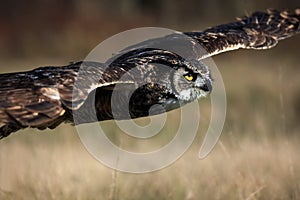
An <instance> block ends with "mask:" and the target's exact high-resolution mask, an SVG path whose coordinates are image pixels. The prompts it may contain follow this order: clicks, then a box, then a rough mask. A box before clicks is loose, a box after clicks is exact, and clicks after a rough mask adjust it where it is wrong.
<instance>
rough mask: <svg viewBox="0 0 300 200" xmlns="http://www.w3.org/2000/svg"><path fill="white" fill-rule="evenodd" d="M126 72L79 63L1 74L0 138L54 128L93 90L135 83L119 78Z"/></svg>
mask: <svg viewBox="0 0 300 200" xmlns="http://www.w3.org/2000/svg"><path fill="white" fill-rule="evenodd" d="M125 72H126V70H125V69H124V68H114V67H110V68H108V67H106V65H105V64H101V63H96V62H78V63H75V64H71V65H68V66H63V67H41V68H37V69H35V70H32V71H28V72H20V73H10V74H1V75H0V125H2V127H1V128H0V139H1V138H3V137H6V136H7V135H9V134H10V133H11V132H15V131H17V130H19V129H22V128H25V127H34V128H39V129H45V128H55V127H56V126H57V125H59V124H60V123H62V122H63V121H65V120H66V119H65V115H64V114H65V113H66V112H72V110H78V109H80V108H81V107H82V105H83V104H84V102H85V101H86V99H87V98H88V96H89V94H90V92H91V91H92V90H94V89H96V88H103V89H107V90H110V89H112V88H110V86H112V85H115V84H123V83H124V84H132V83H134V82H133V81H131V80H129V78H127V79H126V80H124V79H123V80H122V79H121V76H122V75H123V74H124V73H125ZM126 77H129V76H126ZM106 94H109V93H107V92H103V95H104V96H105V95H106ZM103 98H107V99H108V98H110V97H108V96H107V97H103ZM104 106H105V105H104Z"/></svg>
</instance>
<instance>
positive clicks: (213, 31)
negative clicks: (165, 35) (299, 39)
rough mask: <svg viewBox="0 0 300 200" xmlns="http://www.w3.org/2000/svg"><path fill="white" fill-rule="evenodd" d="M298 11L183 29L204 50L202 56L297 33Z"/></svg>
mask: <svg viewBox="0 0 300 200" xmlns="http://www.w3.org/2000/svg"><path fill="white" fill-rule="evenodd" d="M299 20H300V11H299V9H297V10H295V11H294V12H289V11H282V12H280V11H277V10H272V9H269V10H268V11H267V12H255V13H253V14H252V15H251V16H249V17H243V18H238V21H236V22H232V23H229V24H223V25H219V26H215V27H212V28H209V29H206V30H204V31H203V32H187V33H185V34H186V35H188V36H191V37H192V38H194V39H195V40H197V42H198V43H199V44H200V45H202V47H203V48H204V49H205V50H206V51H207V53H206V54H204V55H203V56H202V57H203V58H205V57H209V56H212V55H215V54H219V53H222V52H225V51H231V50H236V49H239V48H248V49H268V48H271V47H274V46H275V45H276V44H277V43H278V41H279V40H282V39H285V38H288V37H291V36H292V35H294V34H297V33H299V32H300V24H299Z"/></svg>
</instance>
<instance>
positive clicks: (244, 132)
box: [0, 0, 300, 199]
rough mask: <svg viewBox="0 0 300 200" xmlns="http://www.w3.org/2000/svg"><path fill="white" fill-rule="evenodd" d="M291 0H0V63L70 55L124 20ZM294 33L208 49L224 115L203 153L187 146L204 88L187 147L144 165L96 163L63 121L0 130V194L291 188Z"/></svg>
mask: <svg viewBox="0 0 300 200" xmlns="http://www.w3.org/2000/svg"><path fill="white" fill-rule="evenodd" d="M299 7H300V6H299V2H298V1H296V0H295V1H283V0H265V1H258V0H255V1H246V0H228V1H226V2H225V1H220V0H219V1H217V0H209V1H208V0H186V1H171V0H126V1H125V0H99V1H80V0H60V1H58V0H30V1H17V0H11V1H1V2H0V47H1V48H0V72H1V73H7V72H13V71H22V70H30V69H33V68H35V67H39V66H46V65H55V66H56V65H65V64H68V63H69V62H71V61H79V60H82V59H84V58H85V57H86V55H87V54H88V53H89V52H90V51H91V50H92V49H93V48H94V47H95V46H96V45H98V44H99V43H100V42H101V41H103V40H105V39H106V38H108V37H110V36H112V35H114V34H117V33H119V32H121V31H125V30H128V29H132V28H137V27H148V26H153V27H164V28H170V29H174V30H178V31H193V30H203V29H205V28H207V27H209V26H213V25H218V24H222V23H227V22H231V21H233V20H235V17H239V16H243V15H247V14H250V13H251V12H253V11H257V10H261V11H263V10H266V9H267V8H276V9H279V10H281V9H290V10H294V9H296V8H299ZM299 44H300V35H298V36H295V37H293V38H289V39H287V40H284V41H281V42H280V43H279V44H278V45H277V46H276V47H275V48H273V49H270V50H265V51H258V50H256V51H254V50H239V51H234V52H228V53H224V54H221V55H218V56H215V57H214V61H215V63H216V64H217V66H218V68H219V70H220V72H221V74H222V77H223V79H224V84H225V87H226V92H227V100H228V104H227V118H226V121H225V126H224V130H223V132H222V136H221V138H220V140H219V142H218V144H217V145H216V147H215V148H214V150H213V151H212V153H211V154H210V155H209V156H208V157H207V158H205V159H204V160H199V159H198V157H197V156H198V151H199V147H200V144H201V142H202V141H203V136H204V134H205V131H206V129H207V125H208V123H209V119H210V107H209V105H210V102H209V99H208V100H200V101H199V105H200V108H201V121H200V129H199V133H198V135H197V138H196V140H195V142H194V143H193V145H192V146H191V148H190V149H189V150H188V151H187V152H186V153H185V154H184V155H183V156H182V157H181V158H180V159H179V160H178V161H177V162H176V163H174V164H173V165H171V166H169V167H167V168H165V169H162V170H160V171H158V172H153V173H148V174H141V175H133V174H126V173H121V172H116V171H114V170H111V169H109V168H107V167H105V166H104V165H102V164H101V163H99V162H97V161H96V160H95V159H93V157H92V156H91V155H90V154H89V153H88V152H87V151H86V150H85V149H84V147H83V145H82V144H81V143H80V140H79V138H78V135H77V134H76V130H75V129H74V128H73V127H71V126H69V125H61V126H60V127H59V128H58V129H56V130H55V131H51V130H46V131H37V130H30V129H27V130H24V131H19V132H18V133H15V134H12V135H11V136H10V137H8V138H5V139H4V140H1V141H0V199H300V160H299V153H300V148H299V145H300V136H299V131H300V126H299V123H298V122H299V119H300V105H299V102H300V92H299V91H300V90H299V89H300V79H299V75H298V74H299V72H300V69H299V57H298V56H299V51H298V49H299ZM168 115H169V116H170V120H169V122H167V127H165V130H164V133H163V134H162V136H159V137H157V138H156V139H154V141H153V142H152V146H151V147H149V149H151V148H154V147H157V146H162V145H164V144H165V143H166V142H167V141H169V140H170V138H172V137H173V136H174V135H172V134H173V133H174V130H176V127H174V124H176V123H174V122H175V121H176V120H177V121H178V120H179V119H178V116H179V114H178V112H177V111H174V112H173V111H172V112H170V113H169V114H168ZM138 123H141V124H143V123H147V119H142V120H140V121H139V120H138ZM102 125H103V127H104V128H105V129H106V130H107V132H108V137H109V138H110V139H111V140H112V141H114V142H115V143H117V144H120V143H122V146H124V147H126V148H127V149H134V148H135V146H136V143H135V142H134V141H130V139H128V138H127V137H126V136H123V135H122V133H121V132H120V131H119V130H118V129H117V128H116V126H115V124H114V123H113V122H104V123H102ZM142 144H143V145H145V146H147V145H148V144H146V143H142ZM139 145H141V144H139ZM137 146H138V145H137Z"/></svg>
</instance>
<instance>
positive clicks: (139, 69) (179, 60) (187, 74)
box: [112, 48, 212, 111]
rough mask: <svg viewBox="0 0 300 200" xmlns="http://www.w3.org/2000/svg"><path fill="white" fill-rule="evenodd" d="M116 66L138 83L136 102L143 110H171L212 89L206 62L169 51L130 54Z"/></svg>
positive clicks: (144, 51) (135, 95)
mask: <svg viewBox="0 0 300 200" xmlns="http://www.w3.org/2000/svg"><path fill="white" fill-rule="evenodd" d="M112 65H118V66H119V67H120V66H121V68H122V69H123V70H125V71H127V72H128V74H129V76H130V77H132V79H134V80H135V82H136V83H138V88H139V89H137V90H136V91H135V93H134V95H133V100H132V101H133V102H138V104H140V105H141V107H144V106H145V105H149V106H151V105H154V104H160V105H163V107H164V108H165V110H167V111H168V110H172V109H175V108H178V107H179V106H180V105H182V104H186V103H189V102H192V101H194V100H196V99H199V98H201V97H205V96H207V95H208V94H209V93H210V92H211V90H212V79H211V76H210V71H209V69H208V67H207V66H206V65H205V64H204V63H203V62H201V61H199V60H196V59H189V58H183V57H181V56H179V55H178V54H176V53H173V52H171V51H167V50H161V49H153V48H148V49H138V50H134V51H130V52H128V53H125V54H123V55H122V56H120V57H119V58H117V59H116V60H115V61H114V62H113V64H112ZM178 103H179V104H178ZM135 105H136V104H135Z"/></svg>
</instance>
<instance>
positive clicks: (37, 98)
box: [0, 9, 300, 138]
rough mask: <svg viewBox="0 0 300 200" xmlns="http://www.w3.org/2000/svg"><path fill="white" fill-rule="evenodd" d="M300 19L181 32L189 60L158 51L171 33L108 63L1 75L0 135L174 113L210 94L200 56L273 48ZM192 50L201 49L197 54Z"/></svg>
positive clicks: (285, 15) (273, 16)
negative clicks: (174, 110) (168, 112)
mask: <svg viewBox="0 0 300 200" xmlns="http://www.w3.org/2000/svg"><path fill="white" fill-rule="evenodd" d="M299 21H300V10H299V9H297V10H295V11H294V12H290V11H281V12H280V11H277V10H268V11H266V12H255V13H253V14H251V15H250V16H245V17H242V18H239V19H237V21H235V22H231V23H228V24H223V25H219V26H215V27H212V28H208V29H206V30H204V31H194V32H183V33H182V34H181V35H184V36H186V39H184V40H185V41H184V42H185V43H186V44H188V45H185V47H182V48H186V49H184V50H183V52H186V54H187V55H186V56H182V55H180V54H178V53H176V52H174V51H172V49H167V50H166V49H162V48H156V46H157V45H158V44H159V45H160V46H161V45H162V46H163V45H168V44H174V43H176V42H177V41H178V40H177V39H178V34H171V35H168V36H165V37H161V38H156V39H151V40H147V41H145V42H141V43H139V44H137V45H133V46H131V47H128V48H126V49H125V50H124V51H122V52H120V53H119V54H117V55H115V56H114V57H113V58H112V59H110V60H109V61H108V62H106V63H99V62H88V61H84V62H76V63H71V64H69V65H66V66H59V67H53V66H48V67H40V68H36V69H33V70H31V71H26V72H18V73H7V74H1V75H0V125H1V128H0V138H4V137H6V136H8V135H10V134H11V133H13V132H16V131H18V130H20V129H24V128H27V127H31V128H38V129H41V130H43V129H46V128H50V129H53V128H56V127H57V126H58V125H60V124H61V123H70V124H73V125H74V124H75V125H77V124H84V123H91V122H97V121H104V120H111V119H115V120H126V119H133V118H140V117H145V116H150V115H156V114H160V113H163V112H167V111H170V110H173V109H176V108H179V107H180V106H183V105H185V104H187V103H190V102H192V101H195V100H197V99H199V98H202V97H206V96H207V95H209V94H210V92H211V91H212V88H213V81H212V78H211V73H210V70H209V68H208V67H207V66H206V65H205V63H204V62H202V60H203V59H204V58H207V57H211V56H213V55H216V54H219V53H222V52H225V51H230V50H236V49H239V48H246V49H268V48H271V47H274V46H275V45H276V44H277V42H278V41H279V40H281V39H285V38H288V37H291V36H293V35H295V34H296V33H299V32H300V25H299V23H300V22H299ZM176 44H177V47H176V48H178V46H179V48H181V46H180V43H176ZM195 45H200V46H201V47H202V48H203V49H204V51H195V48H194V47H195ZM175 46H176V45H175Z"/></svg>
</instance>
